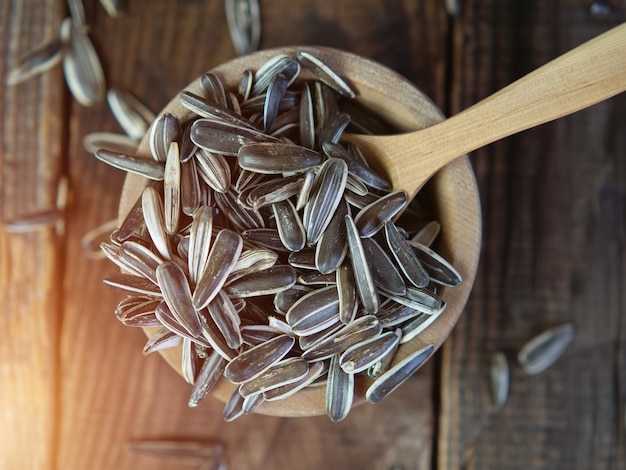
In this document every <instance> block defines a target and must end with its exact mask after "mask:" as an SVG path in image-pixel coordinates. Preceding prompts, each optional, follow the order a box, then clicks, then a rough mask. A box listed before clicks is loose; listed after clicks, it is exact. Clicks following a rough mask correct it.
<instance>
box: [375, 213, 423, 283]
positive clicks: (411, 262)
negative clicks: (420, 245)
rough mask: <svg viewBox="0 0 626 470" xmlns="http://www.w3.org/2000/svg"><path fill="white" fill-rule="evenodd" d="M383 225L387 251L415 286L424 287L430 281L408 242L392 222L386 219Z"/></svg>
mask: <svg viewBox="0 0 626 470" xmlns="http://www.w3.org/2000/svg"><path fill="white" fill-rule="evenodd" d="M383 226H384V231H385V238H386V239H387V245H388V246H389V251H390V252H391V253H392V254H393V257H394V258H395V260H396V262H397V264H398V266H399V267H400V269H401V270H402V272H403V273H404V275H405V276H406V278H407V279H408V280H409V281H410V282H411V283H412V284H413V285H414V286H416V287H426V286H427V285H428V284H429V282H430V276H429V275H428V273H427V272H426V270H425V269H424V267H423V266H422V264H421V263H420V261H419V259H418V258H417V255H416V254H415V252H414V251H413V249H412V248H411V246H410V245H409V243H408V242H407V241H406V239H405V238H404V237H403V236H402V235H401V234H400V232H399V231H398V228H397V227H396V226H395V224H394V223H393V222H389V221H387V222H385V223H384V224H383Z"/></svg>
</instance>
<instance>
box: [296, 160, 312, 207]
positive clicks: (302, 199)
mask: <svg viewBox="0 0 626 470" xmlns="http://www.w3.org/2000/svg"><path fill="white" fill-rule="evenodd" d="M314 181H315V171H314V170H307V171H305V172H304V181H303V182H302V186H301V187H300V192H299V193H298V199H297V202H296V210H300V209H302V208H303V207H304V206H305V205H306V203H307V202H308V201H309V195H310V193H311V188H312V187H313V182H314Z"/></svg>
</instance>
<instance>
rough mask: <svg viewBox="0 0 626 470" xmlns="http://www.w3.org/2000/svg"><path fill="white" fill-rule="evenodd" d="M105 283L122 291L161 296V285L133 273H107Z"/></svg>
mask: <svg viewBox="0 0 626 470" xmlns="http://www.w3.org/2000/svg"><path fill="white" fill-rule="evenodd" d="M104 283H105V284H106V285H108V286H111V287H114V288H115V289H118V290H121V291H122V292H127V293H132V294H139V295H148V296H151V297H161V296H162V294H161V291H160V290H159V287H158V286H157V285H155V284H154V283H153V282H150V281H149V280H148V279H145V278H143V277H139V276H133V275H132V274H117V273H114V274H107V275H106V276H105V278H104Z"/></svg>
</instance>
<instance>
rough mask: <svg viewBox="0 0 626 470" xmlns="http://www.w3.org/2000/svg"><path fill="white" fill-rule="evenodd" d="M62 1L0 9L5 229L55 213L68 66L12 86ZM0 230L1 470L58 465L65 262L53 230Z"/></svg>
mask: <svg viewBox="0 0 626 470" xmlns="http://www.w3.org/2000/svg"><path fill="white" fill-rule="evenodd" d="M61 14H62V3H61V2H60V1H56V0H50V1H46V2H40V1H23V2H3V3H2V4H1V5H0V77H1V80H2V86H0V102H1V103H2V109H1V111H0V113H2V117H1V121H0V141H1V142H2V145H1V146H0V175H1V179H2V180H1V182H0V204H1V206H0V210H1V216H2V220H3V222H4V224H7V223H10V222H15V221H16V220H23V219H24V218H25V217H28V216H31V215H33V214H35V213H38V212H43V211H47V210H51V209H54V208H55V199H56V190H57V182H58V181H59V177H60V174H61V172H62V168H63V162H64V159H63V157H64V155H63V147H62V130H63V121H62V119H63V116H64V113H63V82H62V78H61V75H60V73H59V70H58V69H57V70H54V71H51V72H49V73H47V74H45V75H43V76H40V77H37V78H34V79H32V80H30V81H28V82H26V83H23V84H20V85H16V86H13V87H9V86H5V85H4V81H5V78H6V77H7V73H8V72H9V70H11V69H12V68H13V67H14V66H16V65H17V63H18V61H19V58H20V57H21V56H22V55H23V54H25V53H26V52H28V51H29V50H31V49H32V48H34V47H36V46H38V45H39V44H40V43H41V42H43V41H46V40H49V39H52V38H53V37H54V36H55V35H56V34H57V33H58V26H59V21H60V18H61ZM4 224H3V230H1V231H0V266H1V267H0V304H1V305H2V314H0V330H2V331H3V333H4V334H3V340H2V341H1V342H0V357H1V358H2V360H0V404H1V405H0V406H1V410H2V411H1V413H2V426H1V427H0V441H1V442H2V452H0V467H1V468H33V469H39V468H41V469H44V468H50V463H51V462H52V461H53V457H54V453H55V447H56V424H57V421H56V419H57V410H58V407H57V405H58V398H59V396H58V393H57V391H58V388H57V385H58V374H57V372H58V331H59V322H60V313H61V310H60V305H61V301H62V297H61V292H60V285H61V279H62V278H61V276H60V273H61V268H62V259H60V257H59V251H58V248H59V247H60V246H61V240H60V239H59V238H57V236H56V235H55V231H54V226H52V227H50V226H48V227H44V228H43V229H41V230H37V231H34V232H30V233H11V232H9V231H7V230H6V225H4Z"/></svg>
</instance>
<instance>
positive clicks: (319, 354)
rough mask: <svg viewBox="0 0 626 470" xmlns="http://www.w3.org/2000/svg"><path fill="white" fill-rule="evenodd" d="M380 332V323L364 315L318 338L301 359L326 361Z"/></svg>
mask: <svg viewBox="0 0 626 470" xmlns="http://www.w3.org/2000/svg"><path fill="white" fill-rule="evenodd" d="M381 331H382V327H381V326H380V322H379V321H378V319H377V318H376V317H375V316H374V315H364V316H362V317H359V318H357V319H356V320H354V321H353V322H352V323H350V324H348V325H343V326H342V327H341V328H340V329H339V330H337V331H336V332H334V333H332V334H330V335H328V336H326V337H323V338H320V339H319V341H318V342H316V343H314V344H310V345H308V347H307V348H306V350H305V351H304V352H303V353H302V358H303V359H306V360H307V361H319V360H322V359H327V358H329V357H331V356H332V355H334V354H340V353H341V352H342V351H345V350H346V349H348V348H350V347H351V346H353V345H355V344H357V343H360V342H362V341H366V340H367V339H369V338H373V337H375V336H377V335H379V334H380V333H381Z"/></svg>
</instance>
